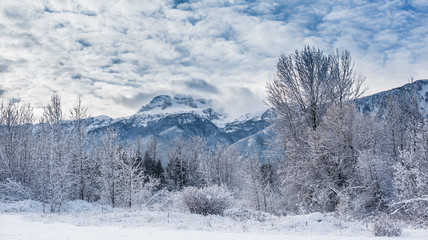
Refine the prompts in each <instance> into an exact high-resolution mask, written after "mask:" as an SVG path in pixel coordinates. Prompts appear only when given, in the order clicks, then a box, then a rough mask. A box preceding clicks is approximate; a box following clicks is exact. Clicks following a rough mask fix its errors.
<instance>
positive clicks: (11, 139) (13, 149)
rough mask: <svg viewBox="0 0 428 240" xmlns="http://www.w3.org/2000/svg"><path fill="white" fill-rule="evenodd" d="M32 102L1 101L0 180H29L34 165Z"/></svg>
mask: <svg viewBox="0 0 428 240" xmlns="http://www.w3.org/2000/svg"><path fill="white" fill-rule="evenodd" d="M33 121H34V117H33V109H32V107H31V105H30V104H23V103H20V102H19V101H17V100H13V99H11V100H9V101H8V102H7V103H1V105H0V181H2V180H5V179H9V180H10V181H18V182H21V183H23V184H29V182H30V180H31V179H30V177H31V175H32V171H33V168H31V162H32V146H33V144H32V143H33V142H32V128H33V126H32V124H33Z"/></svg>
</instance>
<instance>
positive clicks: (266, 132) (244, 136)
mask: <svg viewBox="0 0 428 240" xmlns="http://www.w3.org/2000/svg"><path fill="white" fill-rule="evenodd" d="M410 91H415V92H417V93H418V94H419V95H420V98H419V101H420V106H421V108H420V111H421V113H423V114H424V116H425V118H427V116H428V80H419V81H415V82H413V83H409V84H406V85H404V86H402V87H399V88H395V89H391V90H388V91H384V92H380V93H377V94H373V95H370V96H366V97H363V98H360V99H357V100H356V101H355V103H356V105H357V107H358V108H359V109H360V111H361V112H363V113H372V114H382V113H383V111H384V109H385V106H386V101H387V99H388V97H389V96H391V97H395V96H399V95H400V94H404V93H408V92H410ZM275 117H276V114H275V112H274V110H272V109H268V110H267V111H265V112H259V113H252V114H246V115H244V116H242V117H240V118H238V119H236V120H233V121H230V120H228V119H227V116H226V115H225V114H222V113H220V112H218V111H216V110H214V108H213V106H212V105H211V104H210V102H209V101H207V100H204V99H193V98H192V97H191V96H185V95H176V96H174V97H170V96H168V95H160V96H157V97H155V98H153V99H152V100H151V101H150V103H148V104H147V105H145V106H143V107H142V108H141V109H140V110H138V112H137V113H136V114H134V115H132V116H129V117H124V118H118V119H112V118H109V117H106V116H99V117H94V118H90V119H88V120H89V126H88V131H91V132H93V133H99V132H102V131H104V130H106V129H107V128H110V127H112V128H114V129H115V130H116V131H117V132H118V134H119V137H120V138H121V139H122V140H124V141H131V142H132V141H134V140H136V138H137V137H141V138H145V137H147V136H149V135H153V136H155V137H157V138H158V139H159V141H160V143H166V142H168V141H170V140H172V139H174V138H175V137H177V136H182V137H185V138H189V137H193V136H201V137H203V138H205V139H206V140H207V142H208V144H209V145H215V144H217V143H224V144H228V145H233V146H235V147H236V148H237V149H238V150H239V151H240V152H241V153H244V152H248V151H249V152H252V153H256V154H258V155H259V156H260V157H261V158H262V160H263V154H262V153H263V152H266V150H269V144H268V143H269V141H271V140H272V139H274V131H273V130H272V127H270V124H271V121H272V120H273V119H274V118H275Z"/></svg>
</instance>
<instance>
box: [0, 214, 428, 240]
mask: <svg viewBox="0 0 428 240" xmlns="http://www.w3.org/2000/svg"><path fill="white" fill-rule="evenodd" d="M0 226H1V228H0V239H8V240H24V239H25V240H26V239H32V240H50V239H55V240H60V239H66V240H76V239H90V240H97V239H100V240H109V239H127V240H133V239H152V240H157V239H207V240H209V239H246V240H252V239H272V240H275V239H282V240H286V239H310V240H311V239H314V240H315V239H319V240H323V239H377V240H380V239H388V238H386V237H385V238H383V237H374V236H370V235H368V233H367V232H361V234H355V233H354V234H352V235H351V233H348V234H340V235H337V234H328V233H312V232H300V233H288V232H218V231H202V230H180V229H166V228H160V227H119V226H77V225H74V224H70V223H58V222H56V223H44V222H37V221H31V220H28V219H26V218H25V217H24V216H23V215H22V214H9V213H8V214H1V215H0ZM427 236H428V231H426V230H406V231H405V232H404V236H402V237H398V238H393V239H397V240H398V239H426V238H427ZM389 239H390V238H389Z"/></svg>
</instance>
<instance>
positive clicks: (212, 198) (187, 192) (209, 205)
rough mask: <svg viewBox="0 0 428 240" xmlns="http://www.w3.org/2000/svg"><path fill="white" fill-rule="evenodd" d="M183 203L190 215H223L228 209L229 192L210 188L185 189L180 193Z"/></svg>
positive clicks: (219, 188) (223, 189)
mask: <svg viewBox="0 0 428 240" xmlns="http://www.w3.org/2000/svg"><path fill="white" fill-rule="evenodd" d="M182 197H183V201H184V203H185V204H186V206H187V207H188V208H189V210H190V212H191V213H197V214H202V215H204V216H207V215H209V214H215V215H223V212H224V210H225V209H226V208H228V207H229V205H230V203H231V200H232V197H231V194H230V192H229V191H228V190H227V189H225V188H222V187H218V186H210V187H204V188H201V189H198V188H195V187H187V188H184V189H183V191H182Z"/></svg>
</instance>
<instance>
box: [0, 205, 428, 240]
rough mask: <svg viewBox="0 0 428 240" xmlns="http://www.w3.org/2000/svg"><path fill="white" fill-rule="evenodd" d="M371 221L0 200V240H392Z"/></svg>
mask: <svg viewBox="0 0 428 240" xmlns="http://www.w3.org/2000/svg"><path fill="white" fill-rule="evenodd" d="M371 229H372V227H371V225H370V223H362V222H348V221H344V220H340V219H338V218H336V217H334V216H332V215H329V214H321V213H313V214H309V215H301V216H286V217H278V216H273V215H269V214H266V213H262V212H256V211H251V210H245V209H231V210H228V211H227V212H226V213H225V216H224V217H222V216H215V215H211V216H202V215H197V214H189V213H185V212H180V211H172V212H166V211H148V210H136V209H120V208H118V209H112V208H106V207H105V206H104V207H103V206H101V205H98V204H90V203H87V202H83V201H73V202H68V203H66V204H64V206H63V212H61V213H55V214H45V213H43V205H42V204H41V203H40V202H36V201H31V200H26V201H21V202H14V203H0V239H1V240H3V239H5V240H24V239H32V240H33V239H34V240H49V239H55V240H57V239H67V240H78V239H85V240H86V239H88V240H96V239H100V240H110V239H127V240H132V239H153V240H157V239H208V240H209V239H246V240H251V239H282V240H284V239H285V240H286V239H309V240H311V239H319V240H324V239H376V240H378V239H391V238H386V237H385V238H383V237H374V236H373V233H372V230H371ZM427 237H428V230H426V229H416V230H415V229H404V230H403V234H402V236H400V237H395V238H393V239H421V240H422V239H427Z"/></svg>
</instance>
